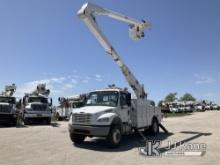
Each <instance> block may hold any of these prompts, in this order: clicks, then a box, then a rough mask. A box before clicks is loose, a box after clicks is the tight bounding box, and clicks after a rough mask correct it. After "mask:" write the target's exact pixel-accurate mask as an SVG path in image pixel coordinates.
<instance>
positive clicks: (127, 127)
mask: <svg viewBox="0 0 220 165" xmlns="http://www.w3.org/2000/svg"><path fill="white" fill-rule="evenodd" d="M78 15H79V17H80V18H81V19H82V20H83V21H84V23H85V24H86V26H87V27H88V28H89V29H90V31H91V32H92V33H93V34H94V35H95V37H96V39H97V40H98V41H99V42H100V44H101V45H102V46H103V47H104V49H105V51H106V52H107V53H108V54H109V55H110V56H111V58H112V59H113V60H114V61H115V63H116V64H117V65H118V66H119V68H120V69H121V71H122V73H123V75H124V76H125V78H126V80H127V82H128V84H129V86H130V87H131V88H132V89H133V91H134V93H135V95H136V98H134V99H131V94H130V92H128V91H127V90H126V89H121V88H118V87H115V86H114V85H112V86H109V87H108V88H106V89H102V90H97V91H93V92H91V93H90V94H89V95H88V98H87V102H86V105H85V106H84V107H82V108H78V109H75V110H73V111H72V115H71V116H70V120H69V133H70V138H71V140H72V141H73V142H74V143H82V142H83V141H84V139H85V137H86V136H89V137H94V136H95V137H105V138H106V140H107V142H108V144H109V146H110V147H117V146H118V145H119V144H120V142H121V139H122V135H124V134H131V133H133V132H134V131H135V130H136V131H138V130H140V129H142V130H145V131H146V132H148V130H150V131H151V133H152V134H157V133H158V131H159V125H160V122H161V110H160V108H158V107H155V104H154V102H153V101H151V100H148V99H147V94H146V92H145V91H144V87H143V85H141V84H140V83H139V82H138V80H137V79H136V78H135V76H134V75H133V74H132V72H131V71H130V70H129V69H128V67H127V66H126V65H125V64H124V63H123V62H122V60H121V59H120V57H119V56H118V54H117V53H116V51H115V49H114V48H113V47H112V45H111V44H110V43H109V41H108V40H107V38H106V37H105V36H104V34H103V33H102V32H101V30H100V29H99V27H98V25H97V21H96V19H95V16H96V15H104V16H108V17H111V18H114V19H117V20H119V21H122V22H126V23H128V24H129V32H130V37H131V38H132V39H134V40H138V39H141V38H142V37H144V29H145V28H147V27H149V25H148V23H147V22H146V21H138V20H135V19H132V18H129V17H127V16H124V15H121V14H119V13H116V12H114V11H110V10H107V9H104V8H101V7H99V6H96V5H93V4H90V3H86V4H84V5H83V6H82V8H81V9H80V10H79V11H78ZM160 126H161V125H160Z"/></svg>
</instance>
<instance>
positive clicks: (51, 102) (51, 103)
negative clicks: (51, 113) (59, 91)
mask: <svg viewBox="0 0 220 165" xmlns="http://www.w3.org/2000/svg"><path fill="white" fill-rule="evenodd" d="M52 105H53V100H52V98H50V103H49V106H52Z"/></svg>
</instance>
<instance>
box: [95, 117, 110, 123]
mask: <svg viewBox="0 0 220 165" xmlns="http://www.w3.org/2000/svg"><path fill="white" fill-rule="evenodd" d="M97 121H98V122H109V118H108V117H104V118H101V119H98V120H97Z"/></svg>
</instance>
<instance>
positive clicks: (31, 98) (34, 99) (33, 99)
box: [28, 97, 48, 104]
mask: <svg viewBox="0 0 220 165" xmlns="http://www.w3.org/2000/svg"><path fill="white" fill-rule="evenodd" d="M28 102H29V103H32V102H41V103H45V104H47V103H48V100H47V98H44V97H29V98H28Z"/></svg>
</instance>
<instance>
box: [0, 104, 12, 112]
mask: <svg viewBox="0 0 220 165" xmlns="http://www.w3.org/2000/svg"><path fill="white" fill-rule="evenodd" d="M0 112H3V113H10V112H11V107H10V106H8V105H0Z"/></svg>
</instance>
